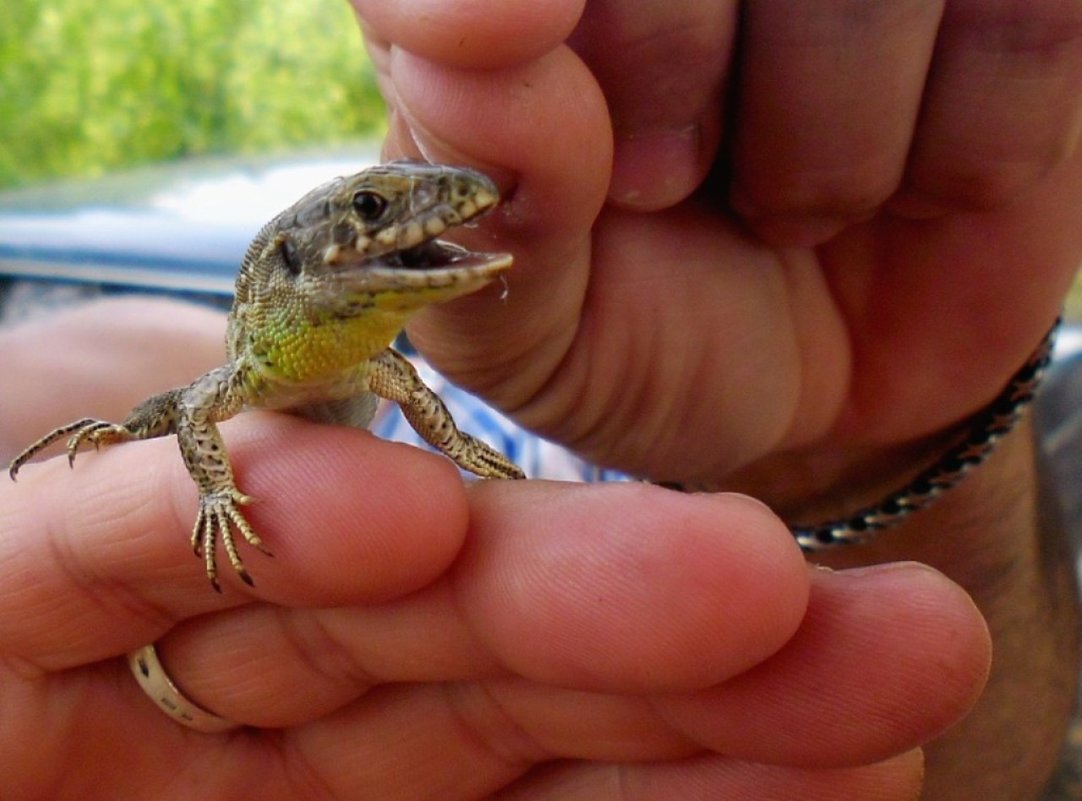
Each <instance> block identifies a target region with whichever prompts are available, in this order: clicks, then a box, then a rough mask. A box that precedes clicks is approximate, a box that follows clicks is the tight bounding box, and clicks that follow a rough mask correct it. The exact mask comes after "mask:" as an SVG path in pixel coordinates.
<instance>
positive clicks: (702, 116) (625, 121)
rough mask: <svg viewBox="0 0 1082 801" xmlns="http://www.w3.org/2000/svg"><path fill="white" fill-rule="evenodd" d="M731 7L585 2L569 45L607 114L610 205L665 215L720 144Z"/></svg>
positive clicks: (690, 0)
mask: <svg viewBox="0 0 1082 801" xmlns="http://www.w3.org/2000/svg"><path fill="white" fill-rule="evenodd" d="M737 8H738V4H737V3H736V2H733V1H732V0H729V1H728V2H710V3H703V2H701V0H675V2H664V3H663V2H656V1H655V2H638V3H627V2H622V0H594V2H590V3H588V4H587V6H586V11H585V13H584V14H583V17H582V20H581V21H580V22H579V25H578V27H577V28H576V29H575V32H574V33H573V34H572V36H571V38H570V39H569V44H570V45H571V46H572V47H573V48H574V49H575V51H576V52H577V53H578V54H579V55H580V56H582V58H583V60H584V61H585V62H586V64H587V65H588V66H589V67H590V69H591V70H592V71H593V73H594V75H595V76H596V77H597V79H598V82H599V83H600V84H601V87H602V89H603V90H604V92H605V97H606V99H607V100H608V104H609V109H610V111H611V113H612V119H613V127H614V129H615V134H616V152H615V163H614V171H613V177H612V186H611V188H610V189H609V198H610V199H611V200H613V201H615V202H616V203H619V204H621V205H623V206H626V207H629V208H635V209H639V210H643V211H646V210H655V209H660V208H665V207H667V206H671V205H673V204H675V203H677V202H678V201H680V200H683V199H684V198H685V197H687V196H688V195H689V194H691V192H692V191H694V189H695V188H696V187H697V186H698V185H699V183H700V182H701V181H702V179H703V178H704V177H705V175H706V173H707V172H708V170H709V169H710V165H711V163H712V162H713V160H714V156H715V154H716V152H717V148H718V142H719V140H720V137H721V116H722V113H723V108H722V106H723V103H722V95H723V92H724V89H725V85H726V81H727V78H728V69H729V62H730V58H731V48H732V42H733V36H734V32H735V29H736V24H737Z"/></svg>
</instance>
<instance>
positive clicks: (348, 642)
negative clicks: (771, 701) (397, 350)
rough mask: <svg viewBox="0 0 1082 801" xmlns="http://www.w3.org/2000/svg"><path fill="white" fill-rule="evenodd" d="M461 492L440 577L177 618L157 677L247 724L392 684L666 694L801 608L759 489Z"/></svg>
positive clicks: (768, 644) (767, 640)
mask: <svg viewBox="0 0 1082 801" xmlns="http://www.w3.org/2000/svg"><path fill="white" fill-rule="evenodd" d="M472 496H473V512H472V515H471V530H470V537H469V540H468V545H467V547H466V549H465V550H464V551H463V553H462V555H461V558H460V560H459V562H458V563H456V565H455V567H454V569H453V570H452V572H451V574H450V575H449V580H448V581H447V582H441V583H439V584H437V585H435V586H433V587H431V588H429V589H428V590H426V591H424V592H420V593H415V594H413V595H412V596H410V597H408V598H404V599H402V600H400V601H396V602H392V603H389V604H383V605H380V606H373V607H367V608H364V607H362V608H355V607H351V608H349V609H342V610H333V609H332V610H314V611H304V610H294V611H289V612H282V611H280V610H271V609H265V608H263V607H250V608H244V609H237V610H234V611H232V612H230V613H228V614H221V615H215V616H207V617H204V618H199V619H196V620H192V621H190V622H189V623H187V624H185V625H184V626H182V627H179V628H178V629H177V630H175V631H174V632H171V633H170V634H169V635H167V636H166V637H165V638H164V639H163V640H162V642H161V643H160V647H161V649H162V653H163V660H164V661H165V663H166V664H167V665H168V666H169V670H170V673H171V674H174V676H175V678H176V679H177V680H178V681H179V682H180V683H181V684H182V686H184V687H185V688H186V690H187V691H189V692H190V693H191V694H192V696H193V698H194V699H195V700H196V701H197V702H199V703H201V704H204V705H206V706H207V708H210V709H214V710H215V711H216V712H218V713H219V714H222V715H226V716H227V717H231V718H233V719H237V720H243V721H245V722H250V723H256V724H259V725H288V724H290V723H296V722H298V721H305V720H309V719H311V718H312V717H313V716H314V715H315V714H317V713H319V712H323V711H329V710H331V709H334V708H336V707H337V706H339V705H341V704H343V703H345V702H347V701H349V700H352V699H353V698H354V697H356V696H357V695H358V694H360V693H362V692H364V690H365V689H366V688H367V687H369V686H371V685H373V684H377V683H389V682H422V681H451V680H466V679H479V678H486V677H492V676H507V677H519V678H525V679H528V680H530V681H533V682H541V683H547V684H554V685H558V686H563V687H570V688H576V689H579V690H590V689H593V690H598V691H600V692H603V693H613V692H658V691H673V690H677V689H689V688H701V687H706V686H710V685H712V684H714V683H715V682H717V681H720V680H723V679H724V678H726V677H728V676H732V675H735V674H737V673H739V672H741V671H743V670H746V669H747V668H748V667H750V666H751V665H754V664H756V663H758V662H759V661H761V660H762V659H765V658H766V657H767V656H769V655H770V654H772V653H774V652H775V651H776V650H777V649H778V648H780V647H781V645H782V644H783V643H784V642H785V641H786V640H787V639H788V638H789V637H790V636H791V634H792V632H793V630H794V629H795V627H796V626H797V625H798V624H799V622H800V619H801V616H802V614H803V611H804V599H805V592H806V588H807V572H806V568H805V567H804V564H803V560H802V559H801V557H800V554H799V552H798V551H797V549H796V548H795V547H794V546H793V543H792V542H791V538H790V537H789V535H788V532H787V531H786V530H785V529H784V528H783V527H782V526H781V525H780V524H779V522H778V521H777V519H776V518H774V516H773V515H771V514H770V513H769V512H768V511H767V510H766V509H765V507H763V506H761V505H760V504H758V503H757V502H753V501H750V500H748V499H745V498H742V497H726V496H721V497H716V498H715V497H706V496H704V497H695V496H691V497H689V496H682V495H679V494H676V493H671V492H667V491H663V490H659V489H656V488H650V487H645V486H631V485H612V486H602V487H578V486H563V485H553V484H499V485H495V486H494V485H489V484H486V485H483V486H479V487H476V488H474V491H473V492H472ZM554 520H559V521H560V524H559V527H558V528H553V526H552V524H551V521H554ZM223 643H225V644H226V645H223ZM256 676H258V677H259V681H258V682H255V681H252V680H250V679H249V678H248V677H256Z"/></svg>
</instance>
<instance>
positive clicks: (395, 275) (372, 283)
mask: <svg viewBox="0 0 1082 801" xmlns="http://www.w3.org/2000/svg"><path fill="white" fill-rule="evenodd" d="M512 262H513V259H512V257H511V254H510V253H480V252H476V251H472V250H467V249H466V248H464V247H461V246H460V245H455V244H452V243H450V242H444V241H442V240H440V239H429V240H427V241H425V242H421V243H420V244H417V245H414V246H413V247H410V248H404V249H402V250H397V251H394V252H393V253H384V254H383V255H381V256H379V257H378V258H375V259H372V260H370V261H368V262H367V263H366V264H365V265H364V266H363V269H361V270H359V271H358V277H359V278H362V281H363V283H364V285H365V289H367V290H368V291H373V290H374V291H393V292H402V293H409V292H423V293H425V294H426V295H429V301H428V302H432V301H435V300H449V299H451V298H454V297H458V296H460V295H465V294H468V293H470V292H474V291H476V290H478V289H480V288H481V287H483V286H484V285H485V284H487V283H489V282H490V281H492V280H493V279H494V278H496V277H497V276H499V275H500V274H501V273H504V272H506V271H507V270H509V269H510V268H511V264H512ZM433 296H435V297H433Z"/></svg>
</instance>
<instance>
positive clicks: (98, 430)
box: [67, 420, 134, 467]
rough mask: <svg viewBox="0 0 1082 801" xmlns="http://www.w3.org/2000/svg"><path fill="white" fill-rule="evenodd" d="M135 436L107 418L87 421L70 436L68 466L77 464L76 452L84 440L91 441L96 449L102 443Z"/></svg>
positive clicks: (106, 443)
mask: <svg viewBox="0 0 1082 801" xmlns="http://www.w3.org/2000/svg"><path fill="white" fill-rule="evenodd" d="M133 438H134V436H133V434H132V432H131V431H130V430H128V429H127V428H126V427H125V426H123V425H121V424H120V423H109V422H106V421H105V420H91V421H89V422H86V423H84V425H82V426H81V427H80V428H79V429H78V430H77V431H76V432H75V433H74V434H72V435H71V437H69V438H68V447H67V450H68V466H69V467H74V466H75V454H76V452H77V451H78V450H79V446H80V445H82V444H83V443H84V442H89V443H90V444H91V445H93V446H94V450H98V449H99V448H100V447H101V446H102V445H111V444H113V443H114V442H124V441H125V440H129V439H133Z"/></svg>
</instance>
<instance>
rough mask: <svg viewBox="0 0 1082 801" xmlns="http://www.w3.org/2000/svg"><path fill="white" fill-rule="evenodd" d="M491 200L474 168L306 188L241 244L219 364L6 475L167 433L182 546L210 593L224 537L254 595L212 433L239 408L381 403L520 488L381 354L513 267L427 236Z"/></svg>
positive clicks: (57, 433) (515, 472) (63, 430)
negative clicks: (59, 455)
mask: <svg viewBox="0 0 1082 801" xmlns="http://www.w3.org/2000/svg"><path fill="white" fill-rule="evenodd" d="M498 199H499V195H498V193H497V190H496V187H495V185H494V184H493V183H492V182H491V181H490V180H489V179H488V178H486V177H485V176H483V175H481V174H479V173H477V172H474V171H473V170H469V169H465V168H458V167H442V166H436V165H430V164H422V163H419V162H413V161H398V162H392V163H390V164H384V165H381V166H378V167H373V168H371V169H368V170H365V171H363V172H360V173H357V174H356V175H352V176H349V177H346V178H338V179H336V180H334V181H331V182H330V183H327V184H325V185H323V186H321V187H319V188H317V189H314V190H312V191H311V192H309V193H308V194H307V195H305V196H304V197H303V198H301V199H300V200H298V201H297V202H296V203H294V204H293V205H292V206H290V207H289V208H288V209H286V210H285V211H283V212H282V213H281V214H279V215H278V216H277V217H275V218H274V219H273V220H271V221H270V222H269V223H267V225H265V226H264V227H263V229H262V230H261V231H260V232H259V234H257V235H256V237H255V239H254V240H253V242H252V244H251V245H250V246H249V248H248V252H247V254H246V255H245V257H244V261H243V262H242V264H241V269H240V273H239V275H238V276H237V285H236V299H235V300H234V302H233V309H232V311H231V312H230V314H229V328H228V332H227V335H226V349H227V353H228V356H229V361H228V362H227V363H226V364H224V365H222V366H220V367H216V368H215V369H213V370H211V371H210V372H208V373H206V374H204V375H202V376H200V377H199V378H197V379H195V380H194V381H193V382H192V383H191V384H189V385H188V386H185V387H177V388H176V389H171V390H167V391H165V392H162V393H160V394H158V395H155V396H153V397H151V398H148V399H147V400H145V401H143V402H142V403H141V404H139V405H138V406H136V407H135V408H134V409H133V410H132V411H131V412H130V413H129V415H128V416H127V418H125V419H124V421H123V422H121V423H110V422H106V421H104V420H96V419H94V418H84V419H82V420H76V421H75V422H73V423H69V424H68V425H66V426H61V427H60V428H57V429H55V430H54V431H52V432H50V433H49V434H46V435H45V436H44V437H42V438H41V439H39V440H38V441H37V442H35V443H33V444H32V445H30V446H29V447H28V448H26V450H24V451H23V452H22V453H20V454H19V455H18V456H16V457H15V459H13V460H12V462H11V466H10V468H9V472H10V473H11V477H12V478H14V477H15V475H16V473H18V471H19V469H20V468H21V467H22V466H23V465H24V464H25V463H26V462H27V461H29V460H30V459H31V458H32V457H33V456H34V455H35V454H36V453H38V452H39V451H41V450H43V449H44V448H46V447H48V446H49V445H50V444H52V443H53V442H56V441H57V440H59V439H63V438H65V437H66V438H67V450H68V458H69V460H70V459H74V457H75V453H76V451H77V450H78V449H79V447H80V446H82V445H84V444H88V445H94V446H95V447H98V446H100V445H108V444H110V443H114V442H123V441H127V440H133V439H149V438H151V437H161V436H166V435H169V434H176V435H177V440H178V442H179V444H180V452H181V456H182V457H183V458H184V464H185V465H186V466H187V468H188V472H189V473H190V474H191V477H192V480H193V481H195V483H196V486H197V487H198V488H199V512H198V515H197V517H196V520H195V525H194V526H193V528H192V533H191V544H192V547H193V549H194V550H195V551H196V553H201V554H202V556H203V558H204V560H205V566H206V571H207V576H208V577H209V578H210V581H211V583H212V584H213V586H214V587H215V588H216V589H217V588H218V586H219V585H218V578H217V563H216V560H215V548H216V544H217V542H218V541H219V540H220V541H221V543H222V545H223V547H224V549H225V551H226V554H227V555H228V557H229V562H230V564H231V565H232V566H233V569H234V570H236V572H237V574H238V575H239V576H240V577H241V578H242V579H243V580H244V581H246V582H249V583H251V578H250V577H249V575H248V572H247V570H246V569H245V568H244V564H243V562H242V561H241V558H240V555H239V554H238V552H237V546H236V542H235V540H234V537H233V531H234V530H235V531H237V532H239V533H240V534H241V535H242V536H243V537H244V540H245V541H246V542H248V543H249V544H250V545H252V546H254V547H256V548H259V549H263V545H262V540H261V539H260V537H259V536H258V535H257V534H256V533H255V531H254V530H253V529H252V527H251V526H250V525H249V523H248V521H247V519H246V518H245V516H244V515H243V514H242V513H241V507H242V506H243V505H244V504H246V503H248V502H249V501H250V500H251V499H250V498H249V497H248V496H247V495H245V494H244V493H243V492H241V491H240V490H239V489H238V488H237V485H236V482H235V481H234V478H233V468H232V465H231V464H230V461H229V457H228V455H227V454H226V449H225V443H224V442H223V441H222V438H221V434H220V433H219V431H218V428H217V425H216V423H218V422H219V421H221V420H225V419H227V418H229V417H232V416H233V415H234V414H236V413H237V412H239V411H242V410H244V409H246V408H268V409H286V410H289V411H292V412H295V413H297V414H300V415H303V416H305V417H308V418H309V419H313V420H319V421H325V422H349V423H351V424H354V425H367V421H368V419H369V418H370V415H371V411H372V410H373V409H374V407H375V397H376V396H378V397H382V398H387V399H388V400H393V401H395V402H396V403H397V404H398V405H399V406H400V407H401V409H402V413H403V415H404V416H405V418H406V420H408V421H409V423H410V424H411V425H412V426H413V427H414V429H416V431H417V433H418V434H420V435H421V437H422V438H423V439H424V440H425V442H427V443H428V444H430V445H432V446H433V447H434V448H437V449H438V450H440V451H441V452H443V453H444V454H446V455H447V456H448V457H450V458H451V459H453V460H454V462H455V463H456V464H457V465H458V466H459V467H461V468H463V469H464V470H469V471H471V472H473V473H476V474H477V475H480V476H484V477H487V478H522V477H523V473H522V471H521V470H519V469H518V467H516V466H515V465H514V464H513V463H512V462H510V461H509V460H508V459H506V458H505V457H504V456H503V455H502V454H501V453H499V452H498V451H495V450H493V449H492V448H491V447H489V446H488V445H486V444H485V443H483V442H481V441H480V440H477V439H474V438H473V437H471V436H470V435H469V434H466V433H464V432H462V431H459V429H458V428H457V426H455V423H454V420H453V419H452V418H451V415H450V413H449V412H448V411H447V408H446V407H445V406H444V405H443V402H442V401H441V400H440V399H439V397H438V396H437V395H436V394H435V393H434V392H432V390H430V389H429V388H428V387H427V386H425V384H424V382H422V381H421V379H420V377H419V376H418V375H417V371H416V370H414V368H413V366H412V365H410V363H409V362H408V361H406V359H405V358H404V357H402V356H401V355H400V354H399V353H397V352H396V351H395V350H394V349H393V348H391V347H390V343H391V342H392V340H393V339H394V337H395V335H396V334H397V333H398V332H399V331H400V330H401V328H402V326H403V324H404V323H405V322H406V319H407V318H408V317H409V316H410V315H411V314H413V313H414V312H416V311H417V310H419V309H421V308H423V307H424V306H427V305H429V304H430V303H438V302H441V301H445V300H449V299H451V298H455V297H458V296H460V295H465V294H467V293H470V292H473V291H475V290H477V289H480V288H481V287H483V286H485V285H486V284H488V283H489V282H490V281H492V280H493V279H494V278H496V277H497V276H498V275H501V274H502V273H504V272H505V271H507V270H508V269H510V267H511V256H510V255H509V254H507V253H473V252H470V251H467V250H464V249H463V248H460V247H457V246H455V245H452V244H449V243H446V242H441V241H440V240H438V239H436V237H438V236H440V235H441V234H442V233H443V232H444V231H446V230H447V229H449V228H453V227H455V226H458V225H461V224H463V223H465V222H468V221H470V220H472V219H474V218H476V217H478V216H479V215H481V214H484V213H485V212H486V211H488V210H490V209H492V208H493V207H494V206H495V205H496V203H497V201H498Z"/></svg>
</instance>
